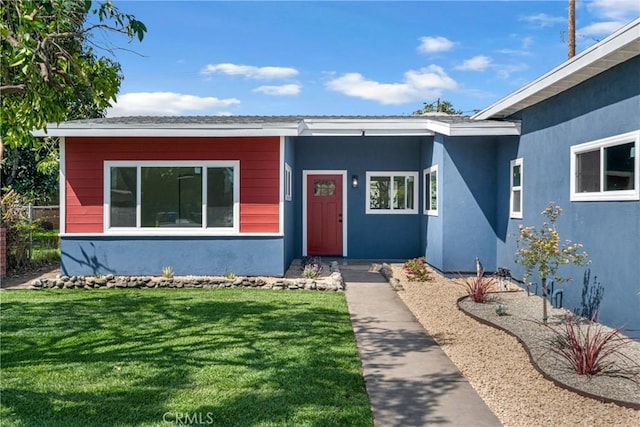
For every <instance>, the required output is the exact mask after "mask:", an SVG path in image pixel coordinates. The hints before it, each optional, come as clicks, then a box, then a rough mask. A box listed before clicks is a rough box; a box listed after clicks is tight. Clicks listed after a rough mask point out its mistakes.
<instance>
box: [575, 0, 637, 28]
mask: <svg viewBox="0 0 640 427" xmlns="http://www.w3.org/2000/svg"><path fill="white" fill-rule="evenodd" d="M587 10H589V12H590V13H591V14H593V15H595V16H596V17H598V18H600V19H604V20H608V21H617V22H621V23H622V24H625V23H627V22H629V21H631V20H633V19H634V18H637V17H638V15H640V5H639V4H638V0H592V1H590V2H588V3H587Z"/></svg>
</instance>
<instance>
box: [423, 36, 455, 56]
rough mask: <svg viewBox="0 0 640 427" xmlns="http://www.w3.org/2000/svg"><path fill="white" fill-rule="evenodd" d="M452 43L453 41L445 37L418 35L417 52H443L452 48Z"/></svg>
mask: <svg viewBox="0 0 640 427" xmlns="http://www.w3.org/2000/svg"><path fill="white" fill-rule="evenodd" d="M454 45H455V43H454V42H452V41H451V40H449V39H447V38H446V37H420V45H419V46H418V52H421V53H433V52H444V51H447V50H450V49H451V48H453V46H454Z"/></svg>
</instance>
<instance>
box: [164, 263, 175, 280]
mask: <svg viewBox="0 0 640 427" xmlns="http://www.w3.org/2000/svg"><path fill="white" fill-rule="evenodd" d="M173 275H174V272H173V268H171V266H166V267H163V268H162V277H164V278H166V279H171V278H172V277H173Z"/></svg>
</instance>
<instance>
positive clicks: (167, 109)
mask: <svg viewBox="0 0 640 427" xmlns="http://www.w3.org/2000/svg"><path fill="white" fill-rule="evenodd" d="M237 104H240V101H239V100H238V99H236V98H228V99H219V98H215V97H200V96H194V95H184V94H181V93H174V92H133V93H125V94H124V95H120V96H118V102H117V103H116V104H115V105H114V106H113V107H111V108H109V109H108V110H107V116H109V117H119V116H154V115H161V116H177V115H181V114H185V113H187V112H199V113H207V114H208V113H211V110H215V109H219V108H228V107H231V106H233V105H237Z"/></svg>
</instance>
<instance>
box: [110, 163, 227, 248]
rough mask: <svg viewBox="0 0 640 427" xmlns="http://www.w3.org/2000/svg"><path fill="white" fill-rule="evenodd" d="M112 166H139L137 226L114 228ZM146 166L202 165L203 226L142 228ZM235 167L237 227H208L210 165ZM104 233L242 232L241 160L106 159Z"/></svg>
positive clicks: (187, 233)
mask: <svg viewBox="0 0 640 427" xmlns="http://www.w3.org/2000/svg"><path fill="white" fill-rule="evenodd" d="M112 167H136V168H137V174H136V176H137V182H136V187H137V200H136V226H135V227H114V228H112V227H111V224H110V222H111V215H110V205H111V191H110V189H111V168H112ZM143 167H201V168H203V170H202V218H203V221H202V226H201V227H145V228H142V227H141V201H142V194H141V191H140V186H141V181H142V177H141V173H140V169H141V168H143ZM216 167H233V182H234V185H233V227H206V218H207V201H206V195H207V175H206V174H207V170H206V169H207V168H216ZM103 222H104V233H105V234H114V235H123V234H127V235H147V236H185V235H199V236H218V235H225V236H227V235H234V234H240V233H239V232H240V161H238V160H224V161H153V160H122V161H109V160H107V161H105V162H104V221H103Z"/></svg>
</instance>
